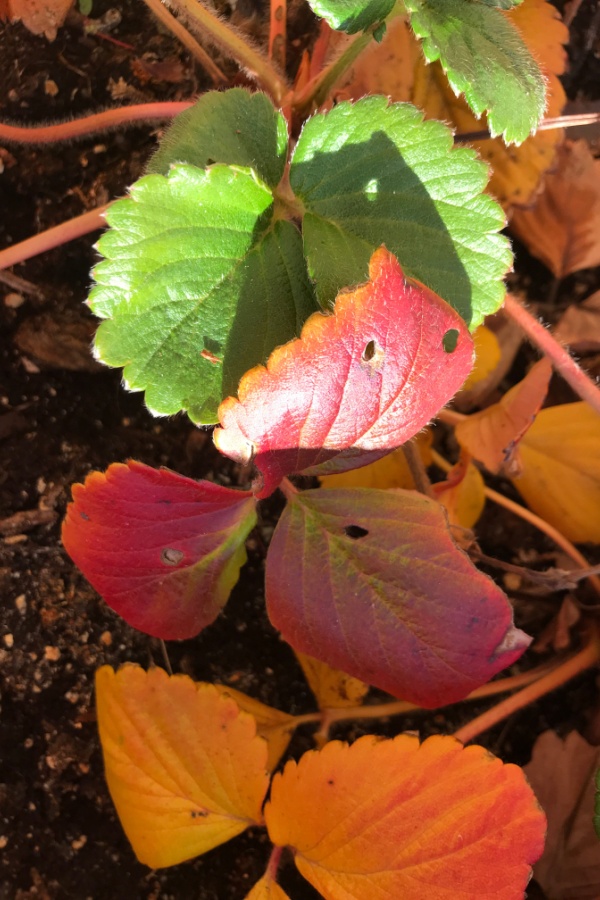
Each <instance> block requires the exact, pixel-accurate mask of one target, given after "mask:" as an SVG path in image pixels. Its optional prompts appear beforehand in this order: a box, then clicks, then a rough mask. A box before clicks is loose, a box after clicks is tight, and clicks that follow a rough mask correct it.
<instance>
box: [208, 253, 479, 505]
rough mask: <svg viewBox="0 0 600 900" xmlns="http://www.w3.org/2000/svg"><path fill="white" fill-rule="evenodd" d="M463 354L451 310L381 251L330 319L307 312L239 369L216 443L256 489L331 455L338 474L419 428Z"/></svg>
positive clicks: (318, 470) (456, 381)
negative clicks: (296, 334) (277, 342)
mask: <svg viewBox="0 0 600 900" xmlns="http://www.w3.org/2000/svg"><path fill="white" fill-rule="evenodd" d="M454 338H456V342H457V343H456V345H455V346H454V347H453V349H451V348H450V346H449V344H448V343H445V342H447V340H450V339H454ZM452 343H454V342H453V341H452ZM472 357H473V342H472V340H471V337H470V335H469V332H468V330H467V328H466V326H465V324H464V321H463V319H462V318H461V317H460V316H459V315H458V313H456V312H455V311H454V310H453V309H452V308H451V307H450V306H449V305H448V304H447V303H445V302H444V301H443V300H442V299H441V298H440V297H438V296H437V295H436V294H434V293H432V292H431V291H429V290H428V289H427V288H426V287H424V286H423V285H420V284H417V283H411V282H408V281H407V280H406V279H405V278H404V275H403V273H402V269H401V268H400V266H399V265H398V262H397V261H396V259H395V258H394V257H393V256H392V255H391V254H390V253H388V252H387V250H385V249H384V248H381V249H380V250H378V251H377V252H376V253H374V254H373V257H372V259H371V265H370V280H369V282H368V283H367V284H366V285H364V286H362V287H359V288H357V289H356V290H354V291H351V292H347V293H341V294H339V295H338V298H337V300H336V303H335V309H334V312H333V314H332V315H323V314H322V313H315V314H314V315H312V316H311V317H310V318H309V319H308V320H307V322H306V323H305V325H304V328H303V329H302V334H301V337H300V338H298V339H296V340H293V341H290V342H289V343H287V344H285V345H284V346H283V347H278V348H277V349H276V350H274V351H273V353H272V354H271V356H270V358H269V360H268V362H267V366H266V368H265V367H264V366H257V367H256V368H254V369H251V370H250V372H247V373H246V375H244V377H243V378H242V380H241V382H240V386H239V390H238V397H239V399H235V398H233V397H229V398H228V399H227V400H224V401H223V403H222V404H221V406H220V407H219V419H220V421H221V425H222V427H221V428H218V429H216V430H215V432H214V441H215V444H216V445H217V447H218V448H219V450H221V452H223V453H224V454H225V455H226V456H229V457H231V458H232V459H234V460H235V461H236V462H239V463H248V462H249V461H251V460H253V461H254V463H255V465H256V466H257V468H258V469H259V471H260V472H261V474H262V477H263V485H262V487H260V488H259V490H258V491H257V496H258V497H266V496H268V495H269V494H271V493H272V492H273V491H274V490H275V488H276V487H277V486H278V485H279V484H280V483H281V480H282V478H283V477H285V476H286V475H288V474H290V473H292V472H305V473H309V474H317V475H318V474H330V473H331V470H330V469H329V470H328V471H323V466H322V464H323V463H328V462H330V461H332V460H333V458H334V457H337V459H336V460H335V465H336V466H338V467H339V468H338V471H343V470H344V469H351V468H358V467H360V466H361V465H365V464H366V463H367V462H372V461H373V460H374V459H377V458H379V457H381V456H383V455H385V453H386V452H387V451H389V450H392V449H394V448H396V447H398V446H400V445H401V444H403V443H404V442H405V441H407V440H409V438H411V437H413V435H415V434H417V433H418V432H419V431H420V430H421V428H422V427H423V426H424V425H426V424H427V422H428V421H429V420H430V419H431V418H432V417H433V416H434V415H435V414H436V413H437V412H438V410H439V409H440V407H442V406H443V405H444V404H445V403H447V402H448V400H449V399H450V398H451V397H452V395H453V394H454V393H455V392H456V391H457V390H458V388H459V387H460V386H461V384H462V383H463V382H464V380H465V379H466V377H467V375H468V373H469V371H470V370H471V365H472ZM334 471H335V470H334Z"/></svg>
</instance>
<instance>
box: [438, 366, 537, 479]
mask: <svg viewBox="0 0 600 900" xmlns="http://www.w3.org/2000/svg"><path fill="white" fill-rule="evenodd" d="M551 376H552V365H551V363H550V362H549V360H548V359H547V358H546V357H543V358H542V359H540V360H539V362H537V363H536V364H535V365H534V366H532V368H531V369H530V371H529V372H528V373H527V375H526V376H525V378H524V379H523V380H522V381H520V382H519V383H518V384H516V385H515V386H514V387H513V388H511V389H510V391H507V392H506V394H504V396H503V397H502V400H500V402H499V403H494V404H493V405H492V406H488V408H487V409H484V410H482V411H481V412H478V413H473V414H472V415H470V416H468V417H467V418H466V419H464V420H463V421H462V422H459V423H458V424H457V425H456V426H455V432H456V438H457V440H458V442H459V443H460V444H461V446H463V447H464V448H465V449H466V450H468V452H469V453H470V454H471V456H473V457H474V458H475V459H478V460H479V461H480V462H482V463H483V464H484V466H485V467H486V469H488V470H489V471H490V472H494V473H496V472H503V473H504V474H507V475H509V476H510V477H514V476H515V475H518V474H519V473H520V471H521V468H522V464H521V460H520V450H519V448H520V445H521V441H522V439H523V436H524V435H525V433H526V432H527V430H528V428H530V427H531V425H532V424H533V422H534V420H535V417H536V415H537V413H538V412H539V410H540V407H541V405H542V403H543V402H544V399H545V397H546V393H547V391H548V384H549V382H550V378H551Z"/></svg>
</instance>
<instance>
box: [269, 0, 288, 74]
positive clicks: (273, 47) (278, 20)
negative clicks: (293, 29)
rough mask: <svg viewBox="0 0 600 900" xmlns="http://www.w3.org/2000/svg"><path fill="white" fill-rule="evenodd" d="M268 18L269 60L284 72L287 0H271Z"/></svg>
mask: <svg viewBox="0 0 600 900" xmlns="http://www.w3.org/2000/svg"><path fill="white" fill-rule="evenodd" d="M269 6H270V11H271V13H270V18H269V59H272V60H273V61H274V62H275V65H276V66H277V67H278V68H279V69H281V71H282V72H284V71H285V50H286V44H287V0H271V2H270V4H269Z"/></svg>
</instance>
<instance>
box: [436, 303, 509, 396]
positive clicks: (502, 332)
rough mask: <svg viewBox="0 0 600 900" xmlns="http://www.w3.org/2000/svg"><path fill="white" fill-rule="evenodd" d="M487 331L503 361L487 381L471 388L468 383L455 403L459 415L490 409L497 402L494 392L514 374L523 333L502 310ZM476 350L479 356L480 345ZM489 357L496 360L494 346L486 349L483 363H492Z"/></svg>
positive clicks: (484, 379) (487, 321)
mask: <svg viewBox="0 0 600 900" xmlns="http://www.w3.org/2000/svg"><path fill="white" fill-rule="evenodd" d="M486 328H487V329H488V330H489V331H490V332H492V334H493V335H494V337H495V339H496V341H497V344H498V348H499V351H500V359H499V360H498V362H497V363H496V366H495V367H494V368H493V369H491V370H490V371H489V373H488V374H487V375H486V376H485V378H482V379H481V380H479V381H477V382H476V383H475V384H471V385H470V386H469V384H468V382H469V379H467V384H466V385H463V387H462V389H461V390H460V391H459V392H458V394H457V395H456V397H455V398H454V400H453V401H452V405H453V406H454V408H455V409H457V410H458V411H459V412H469V411H470V410H471V409H473V408H474V407H478V408H481V407H483V406H486V405H487V404H488V403H489V402H490V400H491V399H494V400H495V399H496V397H495V396H494V392H495V391H496V390H497V388H498V385H499V384H500V383H501V382H502V381H503V379H504V378H505V377H506V375H507V374H508V373H509V372H510V370H511V368H512V365H513V363H514V361H515V357H516V355H517V352H518V350H519V347H520V346H521V344H522V343H523V332H522V331H521V329H520V328H519V327H518V325H517V324H516V323H515V322H514V321H513V319H510V318H509V317H508V316H507V315H505V314H504V313H503V311H502V310H500V311H499V312H498V313H496V315H494V316H488V318H487V319H486ZM490 343H491V342H490ZM475 346H476V352H477V344H476V345H475ZM488 356H489V357H492V356H495V354H494V351H493V350H492V349H491V346H490V347H487V348H486V350H485V352H484V353H483V359H484V360H486V359H488ZM490 362H491V359H490ZM475 367H476V368H477V361H476V362H475ZM486 368H488V369H489V365H486Z"/></svg>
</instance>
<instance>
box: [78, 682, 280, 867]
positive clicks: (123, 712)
mask: <svg viewBox="0 0 600 900" xmlns="http://www.w3.org/2000/svg"><path fill="white" fill-rule="evenodd" d="M96 702H97V707H98V728H99V731H100V741H101V743H102V752H103V754H104V765H105V769H106V780H107V782H108V787H109V790H110V793H111V797H112V799H113V802H114V804H115V806H116V808H117V812H118V814H119V818H120V820H121V824H122V825H123V828H124V829H125V833H126V835H127V837H128V838H129V840H130V842H131V845H132V846H133V849H134V851H135V853H136V855H137V857H138V859H139V860H140V862H143V863H145V864H146V865H148V866H151V867H152V868H160V867H162V866H173V865H175V864H177V863H180V862H183V861H184V860H186V859H192V858H193V857H194V856H197V855H198V854H200V853H206V851H207V850H211V849H212V848H213V847H216V846H218V845H219V844H222V843H224V842H225V841H227V840H229V839H230V838H232V837H234V836H235V835H236V834H240V833H241V832H242V831H244V830H245V829H246V828H248V827H249V826H250V825H254V824H260V823H261V822H262V813H261V808H262V803H263V800H264V797H265V794H266V791H267V788H268V785H269V778H268V775H267V772H266V760H267V746H266V744H265V742H264V740H263V739H262V738H259V737H257V736H256V724H255V722H254V719H253V718H252V716H249V715H247V714H246V713H244V712H240V710H239V709H238V707H237V705H236V704H235V703H234V702H233V700H231V699H229V698H227V697H222V696H221V695H220V694H219V693H218V692H217V690H216V689H215V688H214V687H213V686H212V685H209V684H195V683H194V682H193V681H192V680H191V679H190V678H188V677H187V676H186V675H174V676H171V677H169V676H168V675H167V673H166V672H164V671H163V670H162V669H151V670H150V671H149V672H144V670H143V669H140V668H139V667H138V666H133V665H127V666H124V667H123V668H122V669H120V670H119V671H118V672H117V673H115V672H114V670H113V669H111V668H110V667H109V666H103V667H102V668H101V669H100V670H99V671H98V672H97V673H96Z"/></svg>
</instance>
